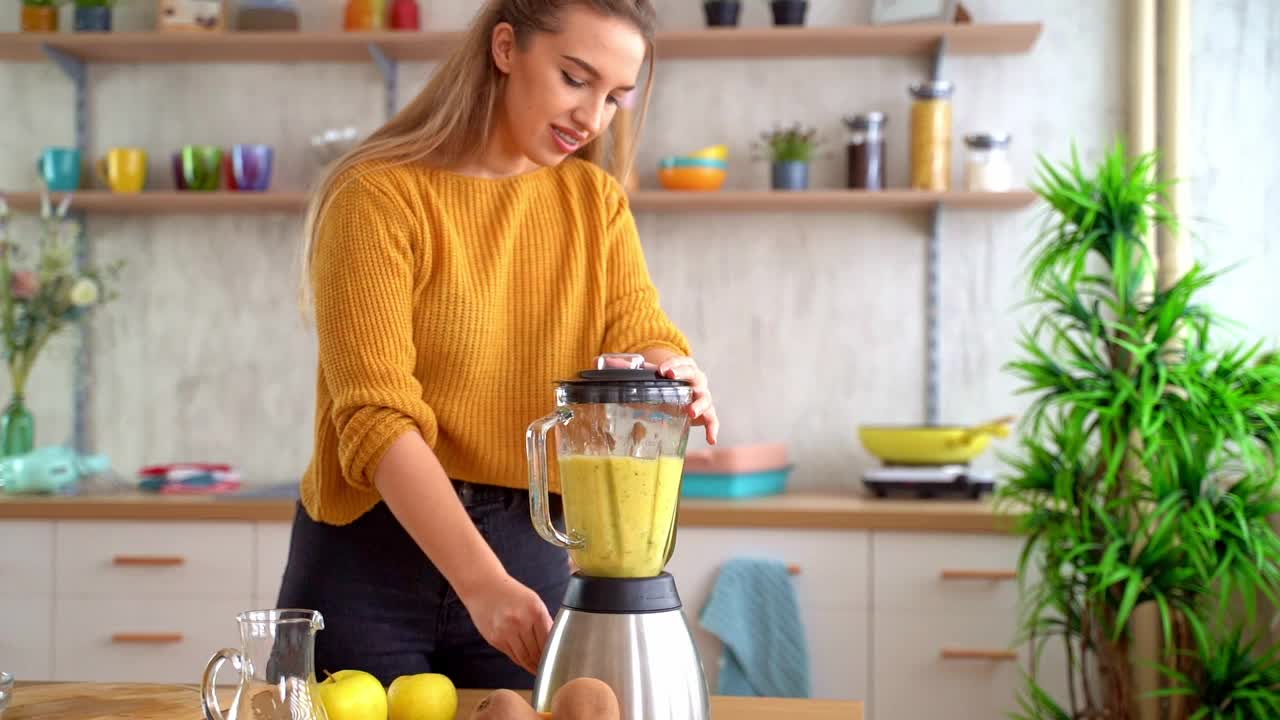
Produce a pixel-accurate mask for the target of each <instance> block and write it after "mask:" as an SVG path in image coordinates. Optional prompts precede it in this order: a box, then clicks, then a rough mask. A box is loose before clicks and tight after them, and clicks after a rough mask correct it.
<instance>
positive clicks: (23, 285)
mask: <svg viewBox="0 0 1280 720" xmlns="http://www.w3.org/2000/svg"><path fill="white" fill-rule="evenodd" d="M71 197H72V196H71V195H70V194H68V195H65V196H63V198H62V200H61V201H60V202H59V203H58V204H57V206H54V205H53V203H52V200H51V199H50V197H49V194H48V192H47V191H44V192H42V193H41V199H40V222H39V231H38V232H37V238H36V239H35V241H34V243H31V245H34V248H32V247H26V246H24V244H23V243H21V242H19V241H17V240H16V239H15V238H13V237H11V236H10V232H9V230H10V224H9V219H10V217H9V206H8V203H7V202H6V201H5V198H4V196H3V195H0V337H2V339H3V349H4V358H5V362H6V363H7V365H8V368H9V380H10V383H11V385H10V387H11V388H12V395H11V396H10V399H9V403H8V405H7V406H5V408H4V411H3V415H0V457H7V456H10V455H21V454H24V453H27V452H30V451H31V450H33V449H34V448H35V418H34V417H33V416H32V415H31V411H30V410H29V409H28V408H27V405H26V390H27V379H28V378H29V377H30V375H31V369H32V367H34V366H35V362H36V358H38V357H39V355H40V351H41V350H43V349H44V347H45V345H46V344H47V343H48V342H49V340H50V338H52V337H54V336H55V335H57V334H58V333H60V332H61V331H62V330H63V329H65V328H66V327H68V326H71V325H75V324H76V323H79V322H82V321H83V320H84V318H85V316H86V315H87V314H88V313H89V312H90V311H91V310H92V309H93V308H94V307H96V306H98V305H102V304H104V303H106V302H108V301H110V300H112V299H113V298H114V297H115V293H114V291H112V290H111V288H110V284H111V283H112V282H113V281H114V280H115V278H116V277H117V276H118V273H119V271H120V268H121V264H120V263H114V264H112V265H110V266H107V267H105V268H78V267H76V262H75V245H76V240H77V239H78V237H79V233H80V224H79V223H78V222H76V221H75V219H74V218H72V217H69V216H68V214H67V213H68V210H69V209H70V205H71ZM33 249H34V251H35V257H34V260H33V262H32V263H31V264H30V266H29V267H27V266H25V263H24V260H25V257H26V254H27V253H28V252H30V251H31V250H33Z"/></svg>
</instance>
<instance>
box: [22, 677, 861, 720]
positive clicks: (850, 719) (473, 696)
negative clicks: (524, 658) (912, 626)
mask: <svg viewBox="0 0 1280 720" xmlns="http://www.w3.org/2000/svg"><path fill="white" fill-rule="evenodd" d="M487 692H488V691H486V690H459V691H458V716H457V720H468V718H470V717H471V710H472V709H473V708H475V706H476V704H477V703H479V702H480V699H481V698H482V697H484V696H485V695H486V694H487ZM219 694H220V696H221V697H223V698H224V699H225V698H227V697H230V694H231V688H226V690H225V692H222V693H219ZM526 697H527V693H526ZM224 702H225V700H224ZM224 707H225V706H224ZM711 717H712V718H713V719H718V718H723V719H724V720H730V719H732V720H776V719H777V718H780V717H786V718H787V719H788V720H862V703H860V702H854V701H849V700H798V699H781V698H739V697H719V696H717V697H714V698H712V700H711ZM35 718H40V719H41V720H58V719H60V718H66V719H67V720H71V719H72V718H74V719H75V720H116V719H118V718H130V719H131V720H201V719H202V718H203V712H202V710H201V708H200V697H199V688H198V687H195V686H189V685H142V684H119V683H34V682H28V683H23V682H19V683H18V684H17V685H16V686H15V688H14V692H13V704H12V705H10V707H9V710H8V711H7V712H5V713H4V720H35Z"/></svg>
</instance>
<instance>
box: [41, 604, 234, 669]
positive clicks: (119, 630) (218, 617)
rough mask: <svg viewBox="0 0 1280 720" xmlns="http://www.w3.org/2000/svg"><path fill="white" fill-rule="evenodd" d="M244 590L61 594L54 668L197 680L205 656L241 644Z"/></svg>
mask: <svg viewBox="0 0 1280 720" xmlns="http://www.w3.org/2000/svg"><path fill="white" fill-rule="evenodd" d="M248 604H249V597H248V595H247V594H246V595H245V597H242V598H235V597H229V596H224V597H217V598H213V597H210V598H199V599H197V598H192V597H190V596H187V595H154V596H149V597H142V596H136V597H131V596H126V595H74V596H59V598H58V607H57V609H56V612H55V613H54V619H55V625H54V663H55V667H54V674H55V679H57V680H70V681H81V682H163V683H199V682H200V674H201V672H203V671H204V666H205V663H207V662H208V660H209V657H210V656H211V655H212V654H213V653H214V652H215V651H217V650H218V649H219V648H223V647H232V648H238V647H240V631H239V627H238V626H237V623H236V619H235V618H236V615H237V614H238V613H240V612H241V611H243V610H245V609H247V608H248Z"/></svg>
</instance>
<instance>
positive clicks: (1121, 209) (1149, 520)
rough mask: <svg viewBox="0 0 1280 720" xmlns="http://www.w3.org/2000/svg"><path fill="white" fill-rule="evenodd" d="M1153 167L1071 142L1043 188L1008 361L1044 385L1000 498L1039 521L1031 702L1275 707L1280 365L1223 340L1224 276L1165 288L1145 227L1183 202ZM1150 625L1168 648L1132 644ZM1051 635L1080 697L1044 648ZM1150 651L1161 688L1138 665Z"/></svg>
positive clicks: (1037, 387)
mask: <svg viewBox="0 0 1280 720" xmlns="http://www.w3.org/2000/svg"><path fill="white" fill-rule="evenodd" d="M1154 166H1155V163H1154V156H1152V155H1142V156H1140V157H1137V158H1132V159H1131V158H1129V157H1128V156H1127V154H1126V153H1125V152H1124V149H1123V148H1122V147H1118V146H1117V147H1116V148H1114V149H1113V150H1112V151H1110V152H1109V153H1108V154H1107V156H1106V157H1105V158H1104V159H1103V160H1102V161H1101V163H1100V165H1099V166H1098V167H1097V168H1096V170H1094V171H1093V172H1092V173H1090V172H1086V170H1085V169H1084V168H1082V167H1081V165H1080V162H1079V160H1078V158H1077V157H1075V155H1074V153H1073V157H1072V161H1071V162H1070V163H1069V164H1063V165H1062V166H1058V167H1055V166H1052V165H1050V164H1049V163H1047V162H1045V163H1042V170H1041V180H1040V181H1039V183H1038V187H1037V188H1036V192H1037V193H1038V194H1039V195H1040V197H1041V198H1042V199H1043V200H1044V201H1045V202H1046V203H1047V204H1048V208H1049V214H1048V217H1047V221H1046V223H1045V226H1044V231H1043V232H1042V234H1041V235H1040V237H1039V239H1038V241H1037V243H1036V245H1035V246H1034V247H1033V248H1032V255H1031V261H1030V267H1029V291H1028V292H1029V298H1028V299H1029V300H1030V303H1031V305H1033V306H1035V307H1037V308H1038V310H1039V312H1038V313H1037V320H1036V323H1035V325H1034V329H1033V330H1031V331H1030V332H1028V333H1027V334H1026V336H1025V338H1024V339H1023V341H1022V343H1021V347H1022V358H1021V359H1019V360H1017V361H1016V362H1013V363H1011V364H1010V366H1009V367H1010V369H1011V370H1012V371H1013V372H1014V373H1015V374H1016V375H1017V376H1018V377H1019V378H1021V380H1022V381H1023V383H1024V388H1023V389H1024V391H1025V392H1028V393H1032V394H1033V396H1034V399H1033V401H1032V403H1031V405H1030V408H1029V410H1028V412H1027V414H1026V415H1025V416H1024V418H1023V426H1024V430H1025V432H1024V433H1023V435H1022V437H1021V439H1020V450H1019V452H1018V456H1017V457H1016V458H1013V459H1011V467H1012V472H1011V477H1010V478H1009V479H1008V482H1007V484H1005V485H1004V486H1003V487H1002V488H1001V490H1000V491H999V500H998V503H999V505H1000V506H1001V507H1008V508H1009V509H1010V510H1011V511H1013V512H1014V514H1015V515H1016V517H1017V518H1018V519H1019V525H1020V528H1021V530H1022V532H1024V533H1025V536H1026V540H1025V548H1024V552H1023V559H1022V561H1021V562H1020V569H1019V573H1020V577H1021V579H1022V581H1023V583H1024V584H1023V585H1022V601H1023V603H1022V604H1023V611H1022V615H1023V618H1022V629H1023V631H1024V634H1025V635H1026V636H1028V637H1029V639H1030V640H1031V644H1032V650H1033V653H1032V658H1033V661H1032V662H1033V664H1032V666H1031V668H1030V673H1029V675H1028V677H1027V681H1026V688H1025V692H1024V693H1023V695H1022V698H1021V700H1020V702H1021V705H1022V713H1021V716H1022V717H1029V718H1030V717H1034V718H1063V719H1069V718H1110V719H1115V720H1121V719H1123V720H1130V719H1132V718H1137V717H1138V713H1139V710H1138V702H1139V700H1140V699H1142V698H1143V697H1144V696H1145V697H1147V698H1155V699H1154V700H1153V702H1160V703H1163V704H1164V707H1163V708H1162V710H1161V712H1162V714H1161V717H1162V718H1173V719H1175V720H1185V719H1187V718H1195V719H1197V720H1199V719H1200V718H1204V719H1205V720H1216V719H1222V720H1225V719H1226V718H1261V717H1280V693H1277V688H1278V687H1280V658H1277V655H1276V650H1275V649H1274V648H1271V647H1270V646H1271V643H1269V642H1265V633H1266V630H1267V628H1266V627H1265V625H1266V623H1256V619H1255V617H1254V615H1255V613H1254V608H1255V605H1256V603H1257V601H1258V600H1259V599H1260V598H1262V597H1263V596H1265V597H1266V598H1269V599H1271V600H1272V601H1273V604H1274V599H1275V597H1276V592H1277V590H1280V538H1278V537H1277V535H1276V532H1275V531H1274V530H1273V529H1272V527H1271V525H1270V524H1269V522H1268V518H1269V517H1270V516H1272V515H1274V514H1275V513H1276V512H1277V511H1280V497H1278V496H1277V492H1276V491H1277V482H1276V480H1277V452H1278V451H1280V364H1277V362H1276V361H1274V360H1270V359H1263V360H1259V359H1258V358H1257V356H1256V352H1257V350H1258V348H1257V347H1249V346H1245V345H1242V344H1239V343H1237V342H1224V341H1218V340H1217V338H1216V337H1215V336H1214V331H1215V330H1216V329H1217V327H1218V325H1219V321H1218V320H1217V318H1215V316H1214V315H1213V313H1212V312H1211V311H1210V310H1209V308H1207V307H1206V306H1205V305H1204V303H1203V300H1202V299H1201V298H1200V297H1199V296H1200V294H1201V292H1202V291H1203V290H1205V289H1206V288H1207V287H1209V286H1210V285H1211V284H1212V283H1213V282H1214V281H1215V280H1216V277H1217V275H1216V274H1214V273H1210V272H1207V271H1205V270H1204V269H1203V268H1201V267H1200V266H1199V265H1195V266H1193V267H1191V268H1190V269H1189V270H1188V271H1187V272H1186V273H1185V274H1184V275H1182V276H1181V277H1180V278H1178V279H1176V280H1174V281H1171V282H1169V283H1168V284H1167V286H1165V287H1156V286H1155V279H1156V277H1157V275H1156V268H1155V265H1156V262H1155V260H1154V259H1153V258H1152V257H1151V256H1150V253H1149V252H1148V250H1147V249H1146V246H1145V245H1144V244H1143V242H1142V238H1143V237H1146V236H1149V234H1151V233H1153V232H1154V230H1155V229H1156V228H1157V227H1160V226H1163V227H1168V228H1173V227H1176V218H1174V217H1173V216H1172V215H1171V213H1170V212H1169V210H1168V209H1167V208H1166V207H1165V206H1164V205H1163V204H1162V199H1161V198H1162V196H1163V194H1164V191H1165V189H1166V185H1165V184H1163V183H1159V182H1157V181H1156V180H1155V179H1153V175H1154ZM1033 572H1034V575H1035V576H1036V580H1035V582H1034V584H1031V583H1026V582H1025V581H1026V580H1027V578H1028V577H1029V576H1030V575H1031V574H1032V573H1033ZM1138 617H1143V618H1151V620H1150V621H1147V620H1135V618H1138ZM1147 622H1150V625H1146V623H1147ZM1255 623H1256V624H1255ZM1139 627H1150V628H1151V629H1152V630H1154V632H1155V635H1156V643H1155V644H1156V645H1158V649H1157V650H1156V656H1154V657H1152V656H1150V655H1149V654H1145V653H1139V652H1138V651H1137V650H1136V649H1135V638H1136V636H1135V631H1136V630H1137V628H1139ZM1137 639H1139V640H1140V639H1141V636H1140V635H1138V636H1137ZM1260 641H1263V643H1264V644H1262V645H1259V642H1260ZM1048 643H1054V644H1055V645H1056V646H1057V647H1061V648H1062V649H1064V650H1065V657H1066V660H1067V663H1066V664H1067V670H1066V672H1067V675H1068V677H1067V678H1065V679H1066V681H1067V683H1066V685H1065V686H1064V687H1066V688H1070V689H1069V690H1068V691H1066V693H1065V694H1066V696H1065V697H1063V696H1061V694H1059V695H1058V696H1051V694H1050V693H1049V692H1047V691H1046V690H1044V689H1043V686H1042V684H1041V682H1040V681H1041V679H1042V678H1041V677H1040V676H1041V672H1040V670H1039V669H1038V668H1037V667H1036V665H1035V664H1034V658H1035V657H1036V655H1038V654H1039V652H1040V650H1041V649H1043V648H1044V647H1045V646H1046V644H1048ZM1153 665H1154V668H1155V669H1157V670H1158V673H1159V676H1160V677H1161V678H1162V681H1161V684H1162V685H1163V689H1156V688H1151V689H1150V691H1149V692H1148V691H1145V690H1144V688H1143V686H1142V683H1141V680H1140V676H1139V675H1138V674H1137V672H1135V668H1139V667H1144V666H1145V667H1152V666H1153ZM1054 685H1060V683H1057V682H1055V683H1054Z"/></svg>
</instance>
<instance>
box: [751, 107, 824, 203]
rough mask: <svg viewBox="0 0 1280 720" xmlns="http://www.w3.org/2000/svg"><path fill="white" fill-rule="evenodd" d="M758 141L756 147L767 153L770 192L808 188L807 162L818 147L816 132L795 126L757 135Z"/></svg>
mask: <svg viewBox="0 0 1280 720" xmlns="http://www.w3.org/2000/svg"><path fill="white" fill-rule="evenodd" d="M760 140H761V141H762V142H761V143H760V144H759V145H757V147H758V148H759V149H763V150H765V151H766V152H767V155H768V158H769V162H770V166H771V168H772V175H771V177H772V180H771V185H772V187H773V189H774V190H806V189H808V187H809V163H810V162H811V161H812V160H813V153H814V150H815V149H816V148H817V145H818V131H817V129H816V128H806V127H804V126H802V125H801V124H800V123H796V124H795V125H792V126H791V127H789V128H776V129H774V130H770V131H768V132H763V133H760Z"/></svg>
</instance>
